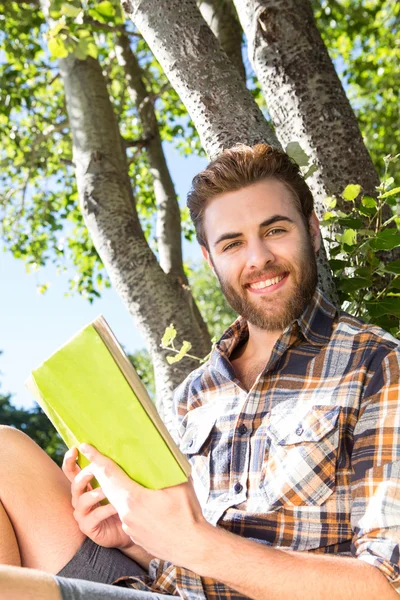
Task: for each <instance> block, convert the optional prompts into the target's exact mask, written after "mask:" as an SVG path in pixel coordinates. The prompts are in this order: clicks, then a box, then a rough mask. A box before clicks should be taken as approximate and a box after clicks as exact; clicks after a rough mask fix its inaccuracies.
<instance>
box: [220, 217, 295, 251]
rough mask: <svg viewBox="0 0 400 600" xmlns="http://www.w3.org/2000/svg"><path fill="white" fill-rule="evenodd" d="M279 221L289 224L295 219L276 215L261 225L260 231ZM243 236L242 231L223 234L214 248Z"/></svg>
mask: <svg viewBox="0 0 400 600" xmlns="http://www.w3.org/2000/svg"><path fill="white" fill-rule="evenodd" d="M278 221H279V222H280V221H288V222H289V223H294V221H293V219H290V218H289V217H285V216H284V215H274V216H273V217H271V218H270V219H266V220H265V221H263V222H262V223H260V229H261V228H262V227H268V225H272V224H273V223H277V222H278ZM241 235H243V234H242V233H241V232H240V231H239V232H236V231H232V232H227V233H223V234H222V235H220V236H219V238H218V239H217V240H216V242H215V243H214V248H215V246H218V244H220V243H221V242H223V241H225V240H234V239H235V238H238V237H240V236H241Z"/></svg>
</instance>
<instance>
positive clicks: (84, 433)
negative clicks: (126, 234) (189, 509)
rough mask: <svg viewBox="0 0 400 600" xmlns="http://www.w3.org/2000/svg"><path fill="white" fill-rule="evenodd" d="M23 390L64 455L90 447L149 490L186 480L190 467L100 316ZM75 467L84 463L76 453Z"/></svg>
mask: <svg viewBox="0 0 400 600" xmlns="http://www.w3.org/2000/svg"><path fill="white" fill-rule="evenodd" d="M26 386H27V387H28V389H29V390H30V391H31V393H32V394H33V396H34V397H35V399H36V401H37V402H38V403H39V405H40V406H41V407H42V409H43V410H44V412H45V413H46V414H47V416H48V417H49V419H50V420H51V422H52V423H53V425H54V426H55V428H56V429H57V431H58V432H59V433H60V435H61V437H62V438H63V440H64V442H65V443H66V445H67V446H68V447H69V448H71V447H72V446H79V444H81V443H83V442H86V443H88V444H92V445H93V446H95V447H96V448H97V449H98V450H99V451H100V452H101V453H102V454H104V455H105V456H108V457H109V458H111V459H113V460H114V461H115V462H116V463H117V464H118V465H119V466H120V467H121V468H122V469H123V470H124V471H125V472H126V473H127V474H128V475H129V477H131V478H132V479H134V480H135V481H137V482H138V483H140V484H141V485H143V486H145V487H147V488H151V489H161V488H165V487H169V486H172V485H177V484H179V483H183V482H185V481H187V479H188V477H189V475H190V465H189V462H188V461H187V460H186V457H185V456H184V455H183V454H182V453H181V452H180V450H179V449H178V447H177V446H176V445H175V443H174V441H173V440H172V438H171V436H170V434H169V432H168V430H167V429H166V427H165V425H164V424H163V422H162V420H161V418H160V417H159V415H158V413H157V411H156V408H155V406H154V404H153V403H152V401H151V399H150V397H149V396H148V394H147V391H146V389H145V387H144V385H143V384H142V382H141V381H140V379H139V377H138V375H137V373H136V371H135V369H134V367H133V366H132V364H131V362H130V361H129V359H128V358H127V356H126V355H125V353H124V351H123V350H122V348H121V346H120V345H119V344H118V342H117V340H116V338H115V336H114V335H113V333H112V331H111V329H110V328H109V327H108V325H107V323H106V321H105V319H104V318H103V317H99V318H98V319H96V320H95V321H93V323H91V324H89V325H87V326H86V327H85V328H84V329H82V330H81V331H79V332H78V333H77V334H76V335H75V336H74V337H73V338H72V339H71V340H70V341H69V342H67V343H66V344H65V345H64V346H63V347H62V348H60V349H59V350H58V351H57V352H55V353H54V354H53V355H52V356H51V357H50V358H49V359H48V360H46V361H45V362H44V363H43V364H42V365H41V366H40V367H39V368H37V369H35V370H34V371H33V373H32V374H31V377H30V378H29V379H28V381H27V382H26ZM78 462H79V464H80V466H81V467H84V466H85V465H86V464H87V460H86V459H85V457H84V456H82V455H81V454H80V455H79V459H78Z"/></svg>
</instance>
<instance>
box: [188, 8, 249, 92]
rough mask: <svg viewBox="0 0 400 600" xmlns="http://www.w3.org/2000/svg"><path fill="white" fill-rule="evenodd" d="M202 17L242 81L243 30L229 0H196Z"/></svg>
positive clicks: (244, 72) (243, 76) (244, 70)
mask: <svg viewBox="0 0 400 600" xmlns="http://www.w3.org/2000/svg"><path fill="white" fill-rule="evenodd" d="M197 5H198V7H199V9H200V12H201V14H202V16H203V19H204V20H205V22H206V23H207V25H208V26H209V28H210V29H211V31H212V32H213V34H214V35H215V37H216V38H217V40H218V41H219V43H220V44H221V46H222V49H223V50H224V51H225V53H226V55H227V56H228V58H229V60H230V61H231V63H232V64H233V65H235V67H236V68H237V70H238V71H239V74H240V76H241V78H242V79H243V81H246V69H245V67H244V63H243V57H242V36H243V31H242V28H241V26H240V23H239V21H238V18H237V15H236V11H235V9H234V7H233V4H232V1H231V0H197Z"/></svg>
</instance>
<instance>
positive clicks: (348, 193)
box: [342, 183, 361, 202]
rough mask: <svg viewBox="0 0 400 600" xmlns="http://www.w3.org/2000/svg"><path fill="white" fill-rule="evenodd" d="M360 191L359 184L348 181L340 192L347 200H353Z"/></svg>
mask: <svg viewBox="0 0 400 600" xmlns="http://www.w3.org/2000/svg"><path fill="white" fill-rule="evenodd" d="M360 192H361V185H358V184H357V185H356V184H354V183H349V185H347V186H346V187H345V189H344V190H343V193H342V197H343V198H344V199H345V200H348V201H349V202H353V201H354V200H355V199H356V198H357V196H358V194H359V193H360Z"/></svg>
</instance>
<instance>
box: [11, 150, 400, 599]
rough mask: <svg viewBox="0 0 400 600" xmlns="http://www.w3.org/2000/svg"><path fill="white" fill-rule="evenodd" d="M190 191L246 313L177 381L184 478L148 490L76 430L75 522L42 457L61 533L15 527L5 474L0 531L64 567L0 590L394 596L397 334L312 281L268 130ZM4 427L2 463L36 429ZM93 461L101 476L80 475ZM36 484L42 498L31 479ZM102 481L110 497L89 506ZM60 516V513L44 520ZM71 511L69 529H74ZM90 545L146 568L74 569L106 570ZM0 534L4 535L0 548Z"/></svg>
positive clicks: (305, 215) (209, 249)
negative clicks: (33, 536) (29, 532)
mask: <svg viewBox="0 0 400 600" xmlns="http://www.w3.org/2000/svg"><path fill="white" fill-rule="evenodd" d="M188 205H189V208H190V210H191V215H192V218H193V221H194V224H195V227H196V232H197V237H198V240H199V242H200V244H201V247H202V251H203V254H204V256H205V258H206V259H207V261H208V262H209V264H210V266H211V268H212V269H213V270H214V272H215V274H216V275H217V277H218V279H219V281H220V284H221V287H222V289H223V291H224V294H225V295H226V297H227V299H228V300H229V302H230V303H231V305H232V306H233V307H234V308H235V310H236V311H237V312H238V313H239V314H240V315H241V316H240V317H239V319H238V320H237V321H236V322H235V323H234V324H233V325H232V326H231V327H230V328H229V329H228V330H227V331H226V332H225V334H224V335H223V336H222V338H221V340H220V341H219V343H218V344H217V346H216V348H215V349H214V351H213V353H212V356H211V359H210V361H208V362H207V363H206V364H205V365H202V366H201V367H200V368H199V369H197V370H196V371H194V372H193V373H192V374H191V375H190V376H189V377H188V378H187V379H186V381H184V382H183V383H182V385H181V386H180V387H179V388H178V390H177V392H176V396H175V402H174V407H175V413H176V432H175V437H176V439H177V441H178V443H179V445H180V447H181V449H182V451H183V452H185V453H186V454H187V455H188V456H189V458H190V460H191V462H192V467H193V471H192V478H193V485H194V488H193V486H192V483H191V482H188V483H187V484H183V485H180V486H176V487H173V488H168V489H166V490H160V491H153V490H146V489H144V488H142V487H141V486H139V485H138V484H136V483H135V482H133V481H131V480H130V479H129V478H128V477H127V476H126V475H125V474H124V473H123V472H122V471H121V470H120V469H119V468H118V467H117V466H116V465H115V464H114V463H112V461H110V460H109V459H107V458H105V457H103V456H102V455H100V454H99V453H98V452H97V451H96V450H95V449H93V448H91V447H87V446H86V447H83V448H82V451H83V452H84V453H85V454H86V456H87V457H88V458H89V460H90V461H91V465H90V466H89V467H87V468H86V469H84V470H83V471H81V472H79V469H78V467H77V466H76V462H75V460H76V450H73V451H71V452H69V453H68V454H67V456H66V460H65V465H64V472H65V473H66V475H67V477H68V478H69V479H70V481H71V482H72V504H73V506H74V515H73V516H74V517H75V520H73V518H72V516H71V512H70V511H68V509H67V508H65V503H66V500H65V493H64V492H63V493H61V492H60V489H62V488H63V489H64V490H65V481H61V479H60V475H59V473H58V471H57V473H56V472H55V471H54V472H53V471H51V469H53V467H51V468H50V466H49V465H48V464H47V463H46V465H44V461H43V465H42V466H41V467H40V469H41V470H42V469H43V470H45V473H43V475H44V477H43V478H42V480H41V481H42V485H43V481H48V480H49V479H50V480H51V481H52V482H53V487H54V495H55V496H57V498H55V501H54V503H51V502H50V503H49V502H48V501H47V506H46V513H47V521H46V520H45V518H44V515H43V517H42V519H43V522H42V524H41V527H45V528H47V530H44V535H45V536H46V540H47V541H46V544H47V547H52V546H54V544H55V538H54V536H55V533H54V532H55V531H57V534H56V535H57V539H61V540H63V542H64V544H65V545H64V547H63V548H62V549H61V551H59V552H55V553H53V554H52V555H51V556H50V557H49V555H48V552H47V553H46V552H43V551H42V552H40V551H37V550H36V549H35V543H34V541H31V542H30V543H27V542H26V541H25V536H26V531H25V530H24V528H23V524H22V525H21V522H23V519H24V514H23V511H22V508H21V506H22V505H20V507H19V508H15V507H14V506H13V502H12V498H14V496H17V495H15V494H14V496H13V494H12V493H11V491H10V489H11V488H10V486H9V485H8V487H7V485H6V484H3V483H0V499H1V502H2V505H3V509H4V510H3V523H4V524H5V525H4V526H3V529H4V527H7V528H8V530H9V531H11V533H12V532H15V536H16V538H17V540H16V542H14V544H12V543H10V542H9V543H8V547H7V545H5V544H4V543H3V546H4V547H5V548H6V550H7V548H8V550H7V552H8V555H9V556H14V557H15V556H16V558H14V561H15V562H14V564H22V565H23V566H30V567H36V568H40V569H42V570H43V571H46V572H47V573H50V574H51V573H58V574H59V577H58V578H56V580H54V579H53V578H52V577H50V576H46V575H40V574H38V573H36V574H35V577H36V579H35V578H34V576H33V575H31V576H30V574H29V573H27V572H26V571H24V570H21V569H20V570H10V569H6V570H3V573H2V576H0V586H3V587H2V588H1V589H6V590H7V593H8V594H9V596H8V598H9V599H10V600H11V599H13V598H17V597H20V596H18V593H21V591H22V590H27V589H33V588H35V590H40V593H41V594H42V596H33V595H32V596H30V597H32V598H36V597H40V598H42V597H43V598H46V599H47V598H48V599H49V600H50V599H53V598H54V599H55V598H59V597H60V596H59V595H58V594H59V590H61V593H62V597H63V599H64V600H69V599H70V598H71V599H72V598H73V599H74V600H75V599H78V598H89V597H97V598H110V599H111V598H122V597H131V598H145V597H146V596H145V595H143V594H145V590H146V589H147V590H149V591H152V593H153V596H152V597H156V594H157V593H158V594H160V593H164V594H172V595H174V594H176V593H178V594H179V595H180V596H181V597H183V598H188V599H192V598H193V599H202V598H222V599H241V598H244V597H250V598H255V599H258V598H260V599H261V598H268V599H271V600H273V599H275V598H276V599H278V598H279V600H284V599H286V598H287V599H290V600H296V599H300V598H307V599H308V600H314V599H315V600H316V599H321V598H325V597H329V598H330V600H336V599H341V600H346V599H348V598H353V597H360V598H363V600H369V599H371V600H372V599H376V598H378V597H379V598H380V600H390V598H394V597H395V594H396V592H399V591H400V576H399V539H400V485H399V474H400V469H399V465H400V462H399V454H400V444H399V442H400V436H399V432H400V430H399V423H400V406H399V363H400V360H399V359H400V349H399V342H398V341H397V340H396V339H395V338H393V336H391V335H390V334H388V333H387V332H385V331H383V330H382V329H380V328H378V327H374V326H370V325H366V324H364V323H363V322H362V321H360V320H359V319H356V318H354V317H352V316H350V315H349V314H347V313H345V312H340V313H338V312H337V311H336V310H335V308H334V307H333V305H332V304H331V303H330V302H329V301H328V300H327V299H326V298H325V297H324V296H323V295H322V293H321V292H320V290H319V289H318V288H317V287H316V286H317V269H316V261H315V253H316V252H317V251H318V249H319V246H320V243H321V241H320V232H319V226H318V219H317V217H316V215H315V213H314V212H313V200H312V196H311V193H310V191H309V189H308V187H307V185H306V183H305V182H304V180H303V179H302V177H301V176H300V174H299V170H298V168H297V167H296V166H295V165H294V164H293V163H292V162H291V161H290V160H289V159H288V157H287V156H286V155H284V154H283V153H281V152H279V151H278V150H275V149H272V148H270V147H269V146H265V145H257V146H255V147H253V148H249V147H246V146H239V147H236V148H233V149H231V150H229V151H226V152H225V153H223V154H222V155H221V156H220V157H219V158H218V159H217V160H216V161H214V162H213V163H211V164H210V165H209V167H208V168H207V169H206V170H205V171H204V172H202V173H200V174H199V175H198V176H197V177H196V178H195V179H194V182H193V189H192V191H191V193H190V194H189V198H188ZM12 435H13V437H14V440H13V441H12V440H11V432H10V430H6V431H4V432H3V435H2V437H1V436H0V461H1V464H2V473H3V472H4V465H6V461H5V457H6V455H7V451H6V450H5V443H4V440H5V439H6V438H7V436H8V441H9V442H10V441H12V444H11V447H12V448H13V449H14V450H12V451H9V452H11V458H9V459H8V462H7V464H9V465H11V464H13V465H15V463H16V462H18V460H20V461H22V459H21V458H19V459H18V457H21V456H22V455H23V450H22V449H21V446H23V444H27V443H28V442H26V441H24V442H23V443H21V442H18V443H17V442H16V440H15V438H16V435H15V434H14V433H13V434H12ZM19 435H21V434H19ZM1 439H3V445H1ZM7 448H10V444H8V446H7ZM16 448H18V452H17V451H16V450H15V449H16ZM29 452H31V460H33V458H34V457H33V454H34V453H33V451H31V450H29ZM25 454H26V455H28V449H26V450H25ZM35 460H36V459H35ZM13 461H14V462H13ZM38 463H39V459H38V461H37V462H36V463H35V464H38ZM19 464H20V465H22V464H23V462H20V463H19ZM17 466H18V465H17ZM36 468H37V467H36ZM14 469H15V466H14ZM54 469H55V467H54ZM50 471H51V472H50ZM14 472H15V471H14ZM93 475H95V476H96V478H97V479H98V480H99V482H100V484H101V486H102V489H101V490H100V491H99V490H90V487H89V491H87V486H88V485H89V486H90V480H91V478H92V477H93ZM9 477H11V474H10V473H9ZM2 478H3V476H2ZM56 483H57V485H56ZM30 484H31V486H33V487H34V488H35V489H34V490H33V497H34V498H36V497H37V494H38V493H39V492H38V490H37V484H35V482H34V481H32V478H31V481H30ZM13 489H14V490H15V489H17V485H15V487H14V488H13ZM7 490H8V492H7ZM194 490H195V491H196V494H195V493H194ZM105 496H106V497H107V498H108V499H109V500H110V502H111V505H109V506H99V504H98V502H99V501H100V500H101V499H102V498H103V497H105ZM17 502H18V501H17ZM54 505H56V506H58V507H61V506H63V509H62V510H61V509H60V508H58V510H57V511H54ZM0 507H1V505H0ZM55 515H62V518H61V517H58V518H59V520H61V521H62V522H60V523H54V522H52V519H54V518H55ZM49 519H50V523H49ZM75 523H78V524H79V529H77V527H76V524H75ZM121 523H122V525H121ZM0 524H1V512H0ZM27 526H28V522H26V527H27ZM68 527H72V530H73V533H74V536H73V538H72V540H67V541H66V536H65V531H66V528H68ZM3 529H2V531H3ZM48 530H49V531H48ZM60 531H61V533H60ZM83 534H86V535H87V536H88V538H86V539H85V538H84V537H83ZM7 539H8V540H9V539H10V537H8V538H7ZM90 540H93V541H94V542H96V543H97V544H98V546H96V545H93V541H90ZM82 541H83V546H81V544H82ZM46 544H45V547H46ZM90 544H91V546H90ZM85 545H86V546H85ZM88 545H89V546H90V549H91V550H90V552H91V553H92V555H91V556H90V557H89V558H87V557H86V558H85V557H84V551H83V550H82V548H85V547H87V546H88ZM80 546H81V547H80ZM99 546H102V547H104V546H111V547H114V548H120V549H121V550H122V552H123V555H122V554H121V556H123V557H124V559H126V557H127V556H128V557H130V558H131V559H133V560H132V563H133V561H135V563H133V564H135V565H136V563H138V564H140V565H141V566H142V567H143V568H144V569H145V570H148V573H149V577H147V578H146V574H145V573H140V572H139V571H137V572H135V569H131V571H132V572H131V573H130V572H128V568H129V567H128V566H126V567H125V565H123V567H122V570H121V569H120V574H121V575H126V576H129V575H131V577H126V578H125V579H124V581H125V585H127V586H128V587H129V586H130V587H131V588H132V589H131V590H127V589H117V588H112V587H110V586H104V585H101V586H98V587H96V584H92V583H89V582H80V581H75V580H74V579H73V578H74V577H78V576H79V574H80V573H83V574H85V572H87V573H89V572H90V573H91V571H93V573H94V575H93V576H92V575H90V574H89V575H87V579H94V580H95V581H106V577H105V576H104V578H103V579H101V578H99V579H95V577H97V575H99V573H100V571H101V576H102V577H103V574H104V572H105V571H106V570H107V569H106V565H105V562H110V563H111V562H113V561H114V560H116V559H115V555H111V554H110V555H107V554H101V553H102V552H107V551H105V550H104V548H103V550H101V549H99ZM1 548H2V546H1V541H0V562H6V561H4V559H3V561H2V560H1ZM78 548H79V549H78ZM77 550H78V551H77ZM109 552H112V551H111V550H109ZM3 553H5V551H4V550H3ZM98 553H99V556H101V557H102V558H101V559H99V560H98V559H97V558H96V556H97V554H98ZM94 555H96V556H94ZM106 556H110V557H111V556H112V558H110V559H108V558H107V559H106V558H104V557H106ZM152 557H158V558H157V559H154V560H152ZM121 560H122V559H121ZM85 561H86V562H85ZM67 562H68V564H66V563H67ZM10 563H11V560H9V561H8V564H10ZM99 564H100V566H101V568H100V569H99V568H98V565H99ZM64 565H66V566H64ZM124 568H126V569H127V570H126V572H124V571H123V569H124ZM96 569H97V571H96ZM95 571H96V572H95ZM0 573H1V572H0ZM115 573H116V571H114V574H115ZM62 576H64V578H63V577H62ZM81 576H82V575H81ZM1 577H2V578H1ZM24 577H25V579H23V578H24ZM65 577H68V578H71V579H65ZM55 581H56V583H57V584H58V586H59V590H57V588H56V583H55ZM106 582H107V581H106ZM109 583H111V580H110V581H109ZM24 586H25V587H24ZM29 586H32V587H31V588H30V587H29ZM90 586H95V587H90ZM134 589H136V590H141V591H133V590H134ZM90 590H92V591H90ZM35 593H36V592H35ZM13 594H14V595H13ZM45 594H46V595H45ZM91 594H92V595H91ZM116 594H127V596H124V595H120V596H118V595H116ZM26 597H28V596H26Z"/></svg>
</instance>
